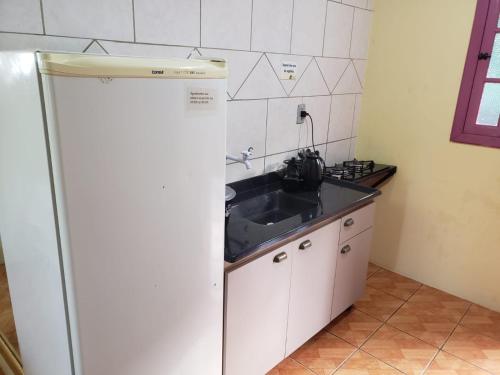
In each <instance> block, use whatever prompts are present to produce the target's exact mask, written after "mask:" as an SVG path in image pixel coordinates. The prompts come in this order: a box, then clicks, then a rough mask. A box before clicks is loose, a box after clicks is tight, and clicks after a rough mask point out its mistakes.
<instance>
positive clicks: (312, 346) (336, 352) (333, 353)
mask: <svg viewBox="0 0 500 375" xmlns="http://www.w3.org/2000/svg"><path fill="white" fill-rule="evenodd" d="M355 350H356V347H354V346H352V345H350V344H348V343H346V342H345V341H344V340H341V339H339V338H338V337H335V336H333V335H332V334H331V333H328V332H326V331H321V332H320V333H318V334H317V335H316V336H314V337H313V338H312V339H310V340H309V341H308V342H306V343H305V344H304V345H302V347H300V348H299V349H298V350H297V351H295V352H294V353H292V355H291V357H292V358H293V359H295V360H296V361H298V362H300V363H301V364H303V365H304V366H306V367H307V368H309V369H311V370H313V371H314V372H315V373H316V374H319V375H330V374H331V373H332V372H333V371H334V370H335V369H336V368H337V367H338V366H339V365H340V364H341V363H342V362H343V361H344V360H345V359H346V358H347V357H349V355H351V354H352V353H353V352H354V351H355Z"/></svg>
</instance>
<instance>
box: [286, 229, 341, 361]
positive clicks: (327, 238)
mask: <svg viewBox="0 0 500 375" xmlns="http://www.w3.org/2000/svg"><path fill="white" fill-rule="evenodd" d="M339 233H340V220H338V221H335V222H334V223H332V224H329V225H327V226H325V227H323V228H321V229H318V230H317V231H315V232H312V233H310V234H309V235H307V236H304V237H302V238H301V239H300V240H297V241H295V242H293V243H292V244H293V249H292V260H293V262H292V280H291V287H290V307H289V312H288V330H287V340H286V355H289V354H291V353H292V352H293V351H295V350H296V349H297V348H298V347H299V346H301V345H302V344H303V343H304V342H306V341H307V340H308V339H309V338H311V337H312V336H313V335H314V334H316V333H317V332H318V331H319V330H321V329H322V328H323V327H324V326H325V325H327V324H328V323H329V322H330V313H331V309H332V291H333V284H334V281H335V259H336V257H337V248H338V242H339Z"/></svg>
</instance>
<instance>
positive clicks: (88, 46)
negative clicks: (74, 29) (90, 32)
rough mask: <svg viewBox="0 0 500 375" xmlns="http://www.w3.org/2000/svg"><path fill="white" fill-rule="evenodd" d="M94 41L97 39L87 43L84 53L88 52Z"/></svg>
mask: <svg viewBox="0 0 500 375" xmlns="http://www.w3.org/2000/svg"><path fill="white" fill-rule="evenodd" d="M94 42H95V39H92V40H91V41H90V43H89V44H88V45H87V47H85V48H84V49H83V51H82V53H85V52H87V50H88V49H89V48H90V46H91V45H92V44H94Z"/></svg>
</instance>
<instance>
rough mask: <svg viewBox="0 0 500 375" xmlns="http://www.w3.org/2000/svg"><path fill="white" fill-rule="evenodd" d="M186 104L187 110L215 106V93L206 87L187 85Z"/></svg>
mask: <svg viewBox="0 0 500 375" xmlns="http://www.w3.org/2000/svg"><path fill="white" fill-rule="evenodd" d="M186 104H187V110H188V111H206V110H213V109H215V108H216V107H217V94H216V91H215V90H214V89H210V88H207V87H203V88H202V87H187V88H186Z"/></svg>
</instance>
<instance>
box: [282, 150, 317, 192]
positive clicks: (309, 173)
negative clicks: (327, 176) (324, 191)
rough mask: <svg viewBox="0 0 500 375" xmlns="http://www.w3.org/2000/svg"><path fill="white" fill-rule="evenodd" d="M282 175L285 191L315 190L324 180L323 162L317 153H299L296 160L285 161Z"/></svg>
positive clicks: (309, 151) (308, 151) (307, 151)
mask: <svg viewBox="0 0 500 375" xmlns="http://www.w3.org/2000/svg"><path fill="white" fill-rule="evenodd" d="M285 164H286V169H285V171H284V175H283V183H284V188H285V190H287V191H298V190H317V189H318V188H319V186H320V185H321V183H322V182H323V178H324V171H325V168H326V167H325V162H324V161H323V159H322V158H321V156H319V152H318V151H311V150H310V149H307V150H305V151H300V152H299V154H298V157H297V158H291V159H289V160H285Z"/></svg>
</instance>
